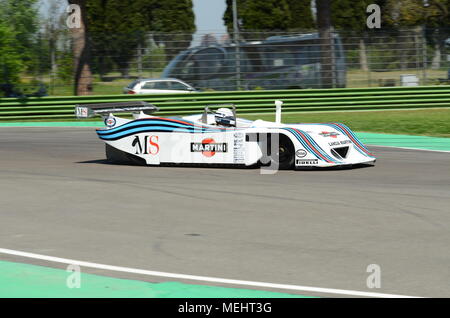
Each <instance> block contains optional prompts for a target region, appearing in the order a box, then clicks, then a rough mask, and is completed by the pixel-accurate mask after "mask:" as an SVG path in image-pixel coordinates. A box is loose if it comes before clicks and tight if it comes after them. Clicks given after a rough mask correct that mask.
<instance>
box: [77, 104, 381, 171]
mask: <svg viewBox="0 0 450 318" xmlns="http://www.w3.org/2000/svg"><path fill="white" fill-rule="evenodd" d="M275 105H276V121H275V122H269V121H264V120H255V121H251V120H247V119H243V118H237V117H236V110H235V107H234V106H232V105H231V106H230V105H216V108H217V107H218V109H217V110H215V111H212V110H210V107H212V106H208V107H206V108H205V111H204V112H203V113H202V114H197V115H188V116H183V117H157V116H153V115H152V114H153V113H154V112H156V111H157V110H158V108H157V107H156V106H154V105H151V104H148V103H146V102H127V103H104V104H88V105H77V106H76V115H77V117H78V118H87V117H92V116H94V115H101V116H102V117H103V120H104V122H105V125H106V128H102V129H97V134H98V136H99V137H100V139H102V140H103V141H104V142H105V143H106V156H107V158H108V159H109V160H111V161H113V162H120V163H124V162H131V163H135V164H145V165H174V164H180V165H182V164H185V165H207V166H223V165H231V166H255V165H263V166H268V167H272V168H273V169H274V170H278V169H283V170H285V169H295V168H307V167H321V168H322V167H334V166H351V165H360V164H369V165H371V164H374V163H375V160H376V158H375V157H374V156H373V154H372V153H371V152H370V151H369V150H368V149H367V148H366V147H365V146H364V145H363V144H362V143H361V141H359V140H358V138H357V137H356V136H355V134H354V133H353V132H352V131H351V130H350V129H349V128H348V127H347V126H345V125H343V124H340V123H323V124H322V123H314V124H283V123H281V105H282V102H281V101H276V102H275ZM224 106H229V107H224ZM117 113H132V114H133V117H134V119H125V118H121V117H116V116H115V115H114V114H117Z"/></svg>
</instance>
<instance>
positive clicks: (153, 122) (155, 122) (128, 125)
mask: <svg viewBox="0 0 450 318" xmlns="http://www.w3.org/2000/svg"><path fill="white" fill-rule="evenodd" d="M158 124H159V125H161V124H163V125H168V126H173V127H181V128H186V129H192V130H195V129H197V130H201V129H205V128H208V129H211V130H216V131H222V130H221V129H220V128H213V127H211V128H209V127H203V128H202V127H199V126H191V125H187V124H181V123H176V122H172V121H166V120H159V119H157V120H149V119H145V120H135V121H133V122H130V123H126V124H124V125H121V126H119V127H116V128H113V129H107V130H98V131H97V132H98V133H99V134H102V135H109V134H113V133H114V132H116V131H119V130H128V129H131V128H133V127H135V126H140V125H149V126H151V125H158Z"/></svg>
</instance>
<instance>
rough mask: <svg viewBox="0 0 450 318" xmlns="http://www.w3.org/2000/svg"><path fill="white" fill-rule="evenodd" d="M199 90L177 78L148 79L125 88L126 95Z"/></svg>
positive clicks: (140, 80)
mask: <svg viewBox="0 0 450 318" xmlns="http://www.w3.org/2000/svg"><path fill="white" fill-rule="evenodd" d="M196 91H197V90H196V89H195V88H194V87H192V86H191V85H189V84H187V83H185V82H183V81H180V80H178V79H176V78H146V79H139V80H136V81H134V82H132V83H131V84H130V85H128V86H127V87H124V90H123V92H124V94H163V93H172V94H173V93H193V92H196Z"/></svg>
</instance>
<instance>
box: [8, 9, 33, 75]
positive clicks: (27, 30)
mask: <svg viewBox="0 0 450 318" xmlns="http://www.w3.org/2000/svg"><path fill="white" fill-rule="evenodd" d="M36 4H37V0H0V7H1V10H0V21H3V23H4V24H5V25H8V26H9V28H10V29H11V31H12V32H13V34H14V39H15V47H16V49H17V50H18V52H20V53H19V56H20V59H21V60H22V62H23V65H24V66H26V67H27V68H28V70H31V71H32V70H33V66H35V63H33V58H34V55H33V50H34V49H35V44H36V36H37V31H38V25H39V23H38V10H37V7H36Z"/></svg>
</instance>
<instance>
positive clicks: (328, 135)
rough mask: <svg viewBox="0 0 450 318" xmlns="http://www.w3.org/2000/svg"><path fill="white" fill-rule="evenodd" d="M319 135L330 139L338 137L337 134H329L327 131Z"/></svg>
mask: <svg viewBox="0 0 450 318" xmlns="http://www.w3.org/2000/svg"><path fill="white" fill-rule="evenodd" d="M319 135H321V136H322V137H331V138H337V136H339V135H340V134H339V133H337V132H334V131H332V132H329V131H322V132H321V133H319Z"/></svg>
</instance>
